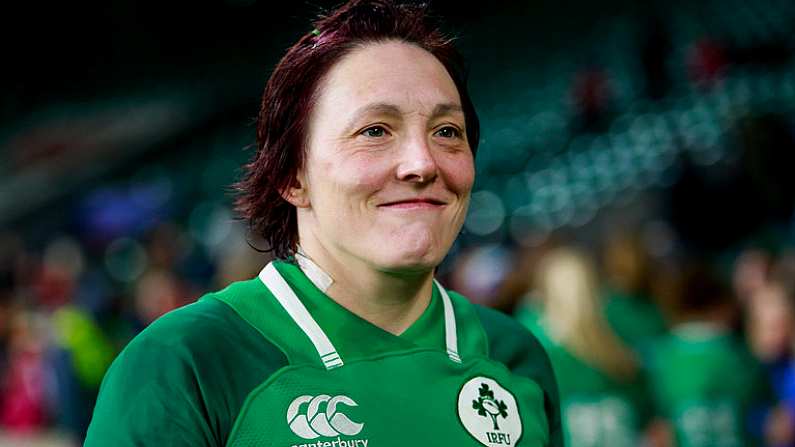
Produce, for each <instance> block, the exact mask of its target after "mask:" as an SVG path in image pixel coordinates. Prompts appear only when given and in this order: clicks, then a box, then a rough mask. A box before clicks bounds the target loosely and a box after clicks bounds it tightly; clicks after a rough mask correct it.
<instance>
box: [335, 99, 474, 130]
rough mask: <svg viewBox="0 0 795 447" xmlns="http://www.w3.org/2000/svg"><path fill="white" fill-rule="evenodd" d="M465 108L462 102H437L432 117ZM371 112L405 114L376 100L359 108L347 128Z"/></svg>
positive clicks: (353, 125) (457, 111)
mask: <svg viewBox="0 0 795 447" xmlns="http://www.w3.org/2000/svg"><path fill="white" fill-rule="evenodd" d="M463 112H464V109H463V108H462V107H461V105H460V104H456V103H443V104H437V105H436V107H434V108H433V111H432V112H431V115H430V119H434V118H438V117H440V116H443V115H448V114H450V113H463ZM369 114H377V115H389V116H393V117H400V116H402V115H403V111H402V110H401V109H400V107H398V106H397V105H395V104H390V103H386V102H376V103H372V104H368V105H366V106H364V107H361V108H359V109H358V110H357V111H356V112H354V114H353V118H351V120H350V121H349V123H348V126H347V129H352V128H353V127H355V126H356V123H357V122H358V121H359V120H361V119H362V117H363V116H365V115H369Z"/></svg>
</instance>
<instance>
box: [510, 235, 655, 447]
mask: <svg viewBox="0 0 795 447" xmlns="http://www.w3.org/2000/svg"><path fill="white" fill-rule="evenodd" d="M534 282H535V286H536V289H535V290H534V292H533V294H531V295H528V296H527V301H526V302H525V303H524V305H523V306H522V307H521V308H520V309H519V310H518V311H517V314H516V317H517V319H518V320H519V321H520V322H521V323H523V324H524V325H525V326H526V327H528V328H529V329H530V330H531V332H533V333H534V334H535V335H536V336H537V337H539V339H540V340H541V342H542V344H543V345H544V347H545V348H546V349H547V352H548V353H549V356H550V360H551V361H552V367H553V369H554V371H555V376H556V378H557V380H558V386H559V387H560V399H561V412H562V415H563V430H564V433H565V438H566V445H568V446H571V447H587V446H594V447H595V446H610V447H621V446H637V445H640V443H641V441H642V440H643V439H644V431H645V429H646V427H647V425H648V424H649V421H650V419H651V408H650V405H649V404H650V402H649V401H648V399H647V391H648V390H647V389H646V388H645V384H644V380H643V377H642V374H641V369H640V364H639V362H638V361H637V359H636V357H635V355H634V354H633V352H632V351H631V350H630V349H629V348H628V347H627V346H626V345H625V344H624V343H623V342H622V341H621V339H620V338H619V337H618V336H617V335H616V334H615V333H614V332H613V330H612V329H611V328H610V326H609V325H608V323H607V321H606V320H605V318H604V315H603V313H602V306H601V300H600V295H599V290H600V288H599V280H598V278H597V273H596V270H595V268H594V266H593V264H592V262H591V261H590V259H589V258H588V257H587V256H586V254H585V253H583V252H581V251H578V250H575V249H572V248H558V249H554V250H552V251H550V252H549V253H548V254H547V255H546V256H544V257H543V258H542V259H541V260H540V262H539V264H538V267H537V271H536V276H535V281H534Z"/></svg>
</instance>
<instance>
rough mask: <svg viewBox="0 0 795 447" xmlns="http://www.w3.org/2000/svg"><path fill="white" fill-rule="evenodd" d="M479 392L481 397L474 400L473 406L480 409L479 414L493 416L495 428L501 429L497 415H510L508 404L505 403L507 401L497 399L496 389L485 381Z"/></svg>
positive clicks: (492, 420)
mask: <svg viewBox="0 0 795 447" xmlns="http://www.w3.org/2000/svg"><path fill="white" fill-rule="evenodd" d="M478 392H479V394H480V397H478V398H477V400H473V401H472V408H473V409H475V410H478V414H479V415H481V416H489V417H491V422H492V423H493V424H494V430H499V429H500V426H499V424H497V417H498V416H502V417H503V418H505V417H508V411H507V408H508V406H507V405H505V402H503V401H501V400H497V399H495V398H494V391H492V390H491V389H489V386H488V385H487V384H485V383H481V384H480V388H478Z"/></svg>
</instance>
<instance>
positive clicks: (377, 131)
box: [361, 126, 386, 138]
mask: <svg viewBox="0 0 795 447" xmlns="http://www.w3.org/2000/svg"><path fill="white" fill-rule="evenodd" d="M361 134H362V135H364V136H366V137H371V138H381V137H383V136H384V135H386V129H384V128H383V127H381V126H373V127H368V128H367V129H364V130H363V131H362V133H361Z"/></svg>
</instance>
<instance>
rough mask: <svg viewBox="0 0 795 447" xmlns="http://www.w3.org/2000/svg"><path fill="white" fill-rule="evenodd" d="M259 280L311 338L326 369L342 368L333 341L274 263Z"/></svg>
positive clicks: (263, 270) (261, 273)
mask: <svg viewBox="0 0 795 447" xmlns="http://www.w3.org/2000/svg"><path fill="white" fill-rule="evenodd" d="M259 279H260V281H262V283H263V284H265V287H267V288H268V289H269V290H270V291H271V293H273V296H275V297H276V299H277V300H278V301H279V303H280V304H281V305H282V307H283V308H284V310H286V311H287V313H288V314H289V315H290V317H291V318H292V319H293V321H295V324H297V325H298V327H300V328H301V330H302V331H304V333H305V334H306V336H307V337H309V340H310V341H311V342H312V344H313V345H314V346H315V349H316V350H317V353H318V355H319V356H320V359H321V361H322V362H323V365H324V366H325V367H326V369H333V368H337V367H340V366H342V365H343V363H342V359H341V358H340V356H339V354H338V353H337V350H336V349H335V348H334V345H332V344H331V340H329V338H328V336H326V333H325V332H323V329H321V328H320V326H319V325H318V324H317V322H316V321H315V319H314V318H312V315H310V314H309V311H308V310H306V307H305V306H304V304H303V303H302V302H301V300H299V299H298V297H297V296H296V295H295V292H293V289H292V288H290V285H289V284H287V281H285V280H284V278H283V277H282V275H281V273H279V271H278V270H276V267H274V266H273V262H269V263H268V265H266V266H265V268H263V269H262V271H261V272H260V273H259Z"/></svg>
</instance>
